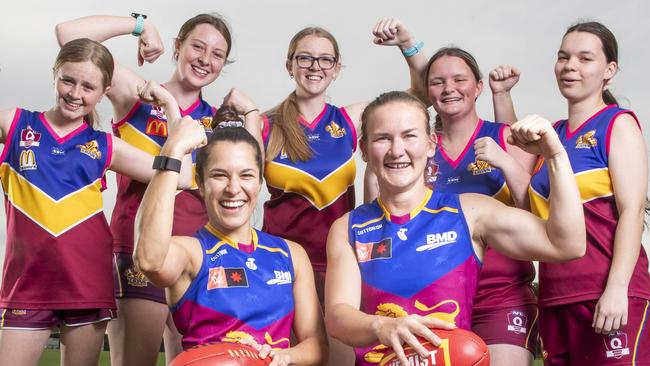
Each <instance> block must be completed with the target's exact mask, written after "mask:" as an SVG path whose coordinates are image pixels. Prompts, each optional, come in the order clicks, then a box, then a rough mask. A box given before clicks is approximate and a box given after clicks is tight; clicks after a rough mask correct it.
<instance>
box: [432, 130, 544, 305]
mask: <svg viewBox="0 0 650 366" xmlns="http://www.w3.org/2000/svg"><path fill="white" fill-rule="evenodd" d="M505 128H506V125H505V124H503V123H494V122H489V121H483V120H479V122H478V124H477V126H476V130H475V131H474V133H473V134H472V137H471V138H470V139H469V141H468V142H467V145H466V146H465V149H464V150H463V152H462V153H461V154H460V155H459V156H458V158H456V160H452V159H451V158H450V157H449V156H448V155H447V153H446V152H445V149H444V148H443V147H442V145H441V144H439V145H438V147H437V151H436V155H435V156H434V162H435V164H437V166H438V170H437V171H438V174H437V179H436V186H435V188H436V190H438V191H440V192H448V193H458V194H460V193H481V194H484V195H486V196H491V197H494V198H495V199H497V200H499V201H501V202H503V203H505V204H506V205H509V206H514V202H513V201H512V198H511V196H510V190H509V189H508V186H507V185H506V180H505V177H504V175H503V173H502V172H501V170H499V169H497V168H495V167H493V166H491V165H490V164H488V163H486V162H485V161H482V160H477V159H476V158H475V153H474V142H475V141H476V140H477V139H479V138H482V137H489V138H491V139H493V140H494V141H496V142H497V143H498V144H499V146H501V148H502V149H503V150H505V151H507V144H506V142H505V140H504V135H503V134H504V131H505ZM438 141H442V138H441V136H438ZM483 262H484V265H483V269H482V270H481V278H480V280H479V284H478V290H477V293H476V299H475V301H474V309H475V310H478V309H494V308H501V307H508V306H520V305H527V304H535V303H537V299H536V298H535V294H534V293H533V289H532V282H533V280H534V279H535V267H533V264H532V263H531V262H526V261H518V260H515V259H511V258H508V257H506V256H504V255H503V254H500V253H498V252H497V251H496V250H494V249H492V248H491V247H489V246H488V247H487V250H486V251H485V256H484V257H483Z"/></svg>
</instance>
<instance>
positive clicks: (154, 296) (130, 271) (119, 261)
mask: <svg viewBox="0 0 650 366" xmlns="http://www.w3.org/2000/svg"><path fill="white" fill-rule="evenodd" d="M113 278H114V281H113V283H114V284H115V298H117V299H124V298H138V299H145V300H151V301H155V302H158V303H161V304H165V305H167V300H166V299H165V289H162V288H160V287H156V286H154V285H153V284H152V283H151V282H149V280H147V278H146V277H145V276H144V274H143V273H142V272H140V271H137V270H136V269H135V265H134V264H133V257H132V256H131V254H130V253H113Z"/></svg>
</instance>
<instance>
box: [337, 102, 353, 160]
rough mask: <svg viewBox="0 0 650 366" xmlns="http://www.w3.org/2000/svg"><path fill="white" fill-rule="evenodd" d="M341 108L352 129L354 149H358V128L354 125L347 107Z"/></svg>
mask: <svg viewBox="0 0 650 366" xmlns="http://www.w3.org/2000/svg"><path fill="white" fill-rule="evenodd" d="M339 110H340V111H341V114H342V115H343V118H344V119H345V122H347V124H348V128H349V129H350V131H352V151H357V129H356V128H355V127H354V122H352V118H350V115H349V114H348V111H347V110H346V109H345V107H341V108H339Z"/></svg>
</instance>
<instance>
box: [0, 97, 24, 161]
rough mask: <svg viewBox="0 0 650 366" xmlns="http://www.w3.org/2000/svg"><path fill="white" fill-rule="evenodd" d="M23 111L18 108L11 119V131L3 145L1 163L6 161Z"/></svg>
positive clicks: (0, 156) (8, 132) (0, 155)
mask: <svg viewBox="0 0 650 366" xmlns="http://www.w3.org/2000/svg"><path fill="white" fill-rule="evenodd" d="M22 113H23V110H22V109H20V108H16V112H15V113H14V118H13V119H12V120H11V125H10V126H9V131H7V138H5V143H4V146H3V147H2V154H0V163H4V161H5V159H6V158H7V153H8V152H9V149H10V146H11V142H12V139H13V137H14V132H15V131H16V125H17V124H18V119H19V118H20V115H21V114H22Z"/></svg>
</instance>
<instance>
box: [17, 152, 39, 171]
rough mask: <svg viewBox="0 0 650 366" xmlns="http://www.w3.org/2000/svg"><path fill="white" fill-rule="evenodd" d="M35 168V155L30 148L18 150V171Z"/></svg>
mask: <svg viewBox="0 0 650 366" xmlns="http://www.w3.org/2000/svg"><path fill="white" fill-rule="evenodd" d="M35 169H36V155H35V154H34V151H32V150H23V151H21V152H20V171H21V172H22V171H23V170H35Z"/></svg>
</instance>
